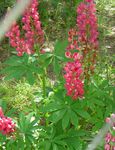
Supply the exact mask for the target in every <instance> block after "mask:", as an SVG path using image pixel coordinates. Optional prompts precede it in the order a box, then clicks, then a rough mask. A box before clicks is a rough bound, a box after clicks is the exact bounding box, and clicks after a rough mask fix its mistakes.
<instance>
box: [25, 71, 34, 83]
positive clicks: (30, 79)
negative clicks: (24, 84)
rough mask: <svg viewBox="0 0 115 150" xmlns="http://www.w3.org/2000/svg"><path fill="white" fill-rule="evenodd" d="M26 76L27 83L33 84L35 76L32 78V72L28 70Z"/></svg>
mask: <svg viewBox="0 0 115 150" xmlns="http://www.w3.org/2000/svg"><path fill="white" fill-rule="evenodd" d="M26 78H27V80H28V82H29V84H31V85H33V84H34V81H35V78H34V75H33V74H32V72H30V71H28V72H27V74H26Z"/></svg>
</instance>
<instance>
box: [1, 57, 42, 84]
mask: <svg viewBox="0 0 115 150" xmlns="http://www.w3.org/2000/svg"><path fill="white" fill-rule="evenodd" d="M4 64H5V66H6V67H5V68H4V69H3V70H2V71H1V72H0V73H1V74H5V75H6V77H5V79H6V80H11V79H17V80H19V79H21V78H22V77H25V78H26V79H27V81H28V82H29V83H30V84H33V83H34V81H35V74H42V73H43V69H42V68H41V67H40V66H38V63H37V62H36V61H33V62H30V60H29V56H28V55H26V54H25V55H24V56H22V57H18V56H12V57H10V58H9V59H8V60H7V61H5V62H4Z"/></svg>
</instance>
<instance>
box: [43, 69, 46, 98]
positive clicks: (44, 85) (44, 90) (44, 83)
mask: <svg viewBox="0 0 115 150" xmlns="http://www.w3.org/2000/svg"><path fill="white" fill-rule="evenodd" d="M42 87H43V97H44V98H45V97H46V74H45V69H44V73H43V76H42Z"/></svg>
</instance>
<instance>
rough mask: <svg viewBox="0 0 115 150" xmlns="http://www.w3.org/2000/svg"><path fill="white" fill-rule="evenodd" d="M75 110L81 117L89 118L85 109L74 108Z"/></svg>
mask: <svg viewBox="0 0 115 150" xmlns="http://www.w3.org/2000/svg"><path fill="white" fill-rule="evenodd" d="M74 110H75V109H74ZM75 111H76V113H77V114H78V115H80V116H81V117H83V118H85V119H90V115H89V113H88V112H86V111H84V110H81V109H76V110H75Z"/></svg>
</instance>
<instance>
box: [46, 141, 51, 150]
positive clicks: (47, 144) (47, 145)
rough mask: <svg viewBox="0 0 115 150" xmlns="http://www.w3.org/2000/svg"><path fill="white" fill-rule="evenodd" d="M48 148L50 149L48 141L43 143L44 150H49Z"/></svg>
mask: <svg viewBox="0 0 115 150" xmlns="http://www.w3.org/2000/svg"><path fill="white" fill-rule="evenodd" d="M50 148H51V143H50V141H45V150H50Z"/></svg>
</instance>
